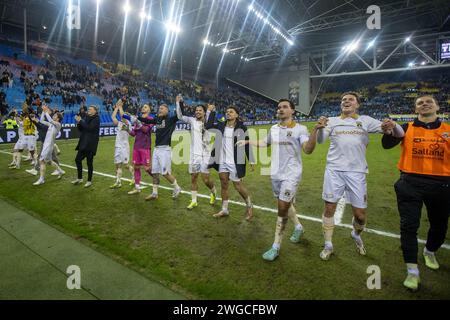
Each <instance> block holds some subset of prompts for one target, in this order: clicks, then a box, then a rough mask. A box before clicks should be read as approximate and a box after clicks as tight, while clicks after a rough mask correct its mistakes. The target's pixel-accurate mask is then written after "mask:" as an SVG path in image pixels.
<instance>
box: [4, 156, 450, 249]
mask: <svg viewBox="0 0 450 320" xmlns="http://www.w3.org/2000/svg"><path fill="white" fill-rule="evenodd" d="M0 153H3V154H8V155H12V153H11V152H7V151H3V150H0ZM23 157H24V156H23ZM60 166H61V167H65V168H70V169H75V170H76V169H77V168H76V167H74V166H71V165H68V164H63V163H60ZM83 171H84V172H87V169H83ZM94 174H96V175H99V176H102V177H106V178H112V179H116V176H114V175H112V174H108V173H103V172H98V171H94ZM122 180H123V181H128V182H130V181H131V179H128V178H122ZM141 184H143V185H146V186H153V184H152V183H147V182H141ZM159 188H161V189H165V190H173V188H170V187H166V186H161V185H159ZM181 193H184V194H187V195H191V193H190V192H189V191H184V190H183V191H181ZM197 197H200V198H207V199H209V196H208V195H206V194H201V193H199V194H197ZM217 200H222V199H221V198H217ZM228 202H229V203H232V204H235V205H238V206H241V207H246V206H247V204H246V203H244V202H239V201H234V200H229V201H228ZM253 208H254V209H258V210H261V211H266V212H272V213H278V210H277V209H272V208H267V207H262V206H258V205H253ZM297 216H298V217H299V218H302V219H304V220H309V221H314V222H319V223H322V219H320V218H315V217H311V216H307V215H303V214H298V215H297ZM336 225H337V226H339V227H344V228H347V229H353V226H352V225H351V224H346V223H337V224H336ZM364 231H365V232H368V233H373V234H377V235H380V236H384V237H389V238H395V239H400V235H398V234H395V233H392V232H386V231H380V230H376V229H369V228H365V229H364ZM418 242H419V243H421V244H425V243H426V241H425V240H423V239H418ZM441 248H444V249H447V250H450V244H447V243H444V244H443V245H442V246H441Z"/></svg>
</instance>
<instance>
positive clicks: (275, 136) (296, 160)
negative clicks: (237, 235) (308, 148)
mask: <svg viewBox="0 0 450 320" xmlns="http://www.w3.org/2000/svg"><path fill="white" fill-rule="evenodd" d="M308 140H309V133H308V129H307V128H306V127H305V126H303V125H300V124H298V123H295V122H294V123H293V125H292V126H288V127H283V126H281V125H279V124H276V125H274V126H272V127H271V128H270V131H269V133H268V135H267V137H266V138H265V140H264V141H265V142H266V143H267V144H268V145H269V144H270V145H271V146H272V156H271V165H270V176H271V179H272V190H273V193H274V196H275V197H277V198H278V199H280V200H282V201H285V202H291V201H292V199H293V198H294V197H295V194H296V193H297V188H298V184H299V183H300V180H301V178H302V170H303V167H302V145H303V144H304V143H305V142H307V141H308Z"/></svg>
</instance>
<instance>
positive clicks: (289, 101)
mask: <svg viewBox="0 0 450 320" xmlns="http://www.w3.org/2000/svg"><path fill="white" fill-rule="evenodd" d="M282 102H288V103H289V107H291V109H292V110H295V104H294V103H293V102H292V101H291V100H289V99H280V100H278V104H280V103H282Z"/></svg>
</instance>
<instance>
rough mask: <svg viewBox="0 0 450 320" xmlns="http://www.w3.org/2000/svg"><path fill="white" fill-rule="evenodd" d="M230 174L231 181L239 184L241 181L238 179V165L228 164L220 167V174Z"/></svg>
mask: <svg viewBox="0 0 450 320" xmlns="http://www.w3.org/2000/svg"><path fill="white" fill-rule="evenodd" d="M223 172H228V173H229V174H230V180H231V181H234V182H239V181H241V179H239V178H238V175H237V170H236V165H235V164H234V163H233V164H228V163H222V164H221V165H219V173H223Z"/></svg>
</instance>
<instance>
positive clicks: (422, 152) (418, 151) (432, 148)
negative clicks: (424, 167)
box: [412, 144, 444, 160]
mask: <svg viewBox="0 0 450 320" xmlns="http://www.w3.org/2000/svg"><path fill="white" fill-rule="evenodd" d="M412 154H413V156H428V157H432V158H437V159H441V160H443V159H444V150H442V151H441V150H440V148H439V145H438V144H431V145H429V147H428V148H413V149H412Z"/></svg>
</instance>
